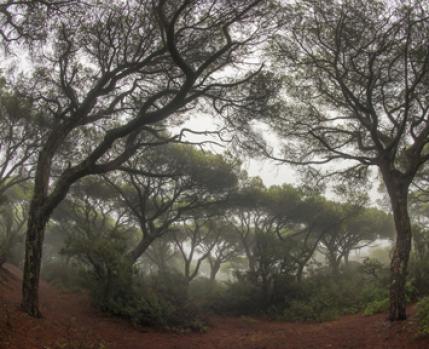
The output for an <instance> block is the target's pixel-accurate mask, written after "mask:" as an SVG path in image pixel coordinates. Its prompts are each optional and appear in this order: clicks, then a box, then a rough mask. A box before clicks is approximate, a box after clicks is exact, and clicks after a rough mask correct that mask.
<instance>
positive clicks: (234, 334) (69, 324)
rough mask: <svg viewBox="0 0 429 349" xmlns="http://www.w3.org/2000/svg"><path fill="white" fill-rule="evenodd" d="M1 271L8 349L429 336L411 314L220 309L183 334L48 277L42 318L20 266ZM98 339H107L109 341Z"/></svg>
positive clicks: (325, 343)
mask: <svg viewBox="0 0 429 349" xmlns="http://www.w3.org/2000/svg"><path fill="white" fill-rule="evenodd" d="M4 268H5V269H4V270H2V271H0V348H1V349H140V348H142V349H143V348H144V349H215V348H219V349H295V348H296V349H312V348H314V349H316V348H317V349H319V348H330V349H333V348H347V349H352V348H353V349H379V348H380V349H381V348H386V349H399V348H402V349H417V348H421V349H423V348H429V338H428V337H426V338H424V337H421V336H420V337H419V336H417V335H416V333H417V329H416V321H415V316H414V309H413V307H410V309H409V312H410V314H411V316H410V317H409V320H407V321H404V322H400V323H393V324H391V323H389V322H388V321H386V314H380V315H375V316H370V317H365V316H363V315H353V316H344V317H341V318H340V319H338V320H336V321H330V322H325V323H321V324H308V323H306V324H303V323H282V322H273V321H268V320H264V319H258V318H248V317H213V318H212V319H210V324H209V328H208V330H207V332H206V333H185V334H177V333H171V332H165V331H159V330H155V329H150V328H141V327H135V326H133V325H131V324H129V323H127V322H125V321H122V320H119V319H115V318H111V317H108V316H106V315H104V314H102V313H100V312H98V311H97V310H95V309H94V308H93V307H91V305H90V302H89V299H88V297H86V296H85V295H82V294H77V293H70V292H64V291H60V290H57V289H55V288H54V287H52V286H50V285H49V284H47V283H46V282H43V281H42V282H41V287H40V295H41V310H42V313H43V314H44V318H43V319H39V320H38V319H33V318H31V317H29V316H27V315H26V314H24V313H23V312H22V311H21V310H20V309H19V301H20V293H21V292H20V291H21V284H20V281H21V272H20V271H19V270H18V269H17V268H15V267H13V266H11V265H6V266H4ZM96 343H103V345H102V346H99V345H97V344H96Z"/></svg>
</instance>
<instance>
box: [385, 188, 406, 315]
mask: <svg viewBox="0 0 429 349" xmlns="http://www.w3.org/2000/svg"><path fill="white" fill-rule="evenodd" d="M388 191H389V195H390V200H391V204H392V210H393V218H394V220H395V228H396V244H395V248H394V250H393V255H392V261H391V264H390V271H391V282H390V308H389V320H390V321H397V320H405V319H406V318H407V315H406V298H405V283H406V278H407V267H408V260H409V256H410V251H411V223H410V218H409V216H408V203H407V197H408V186H407V185H401V186H395V187H393V188H391V189H390V190H389V189H388Z"/></svg>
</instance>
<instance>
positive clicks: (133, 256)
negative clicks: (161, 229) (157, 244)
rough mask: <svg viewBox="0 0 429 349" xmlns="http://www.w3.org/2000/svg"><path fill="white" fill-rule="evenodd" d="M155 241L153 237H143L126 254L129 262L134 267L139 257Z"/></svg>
mask: <svg viewBox="0 0 429 349" xmlns="http://www.w3.org/2000/svg"><path fill="white" fill-rule="evenodd" d="M154 240H155V238H153V237H149V236H147V235H146V237H143V238H142V239H141V240H140V242H139V243H138V245H137V246H136V247H135V248H134V249H133V250H131V251H130V252H129V253H128V258H129V259H130V261H131V264H132V265H134V264H135V263H136V262H137V260H138V259H139V258H140V257H141V255H142V254H143V253H144V252H145V251H146V250H147V249H148V248H149V246H150V245H151V244H152V242H153V241H154Z"/></svg>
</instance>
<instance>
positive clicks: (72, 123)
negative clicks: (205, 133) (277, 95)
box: [2, 0, 275, 316]
mask: <svg viewBox="0 0 429 349" xmlns="http://www.w3.org/2000/svg"><path fill="white" fill-rule="evenodd" d="M20 3H23V2H20ZM24 3H26V4H31V3H32V2H24ZM39 3H41V4H44V3H48V4H49V3H52V2H50V1H46V2H45V1H43V2H39ZM15 4H18V2H16V3H15ZM72 5H73V4H72ZM73 8H74V9H75V13H74V15H73V16H69V15H68V14H62V13H60V14H59V15H58V16H56V17H55V18H52V20H50V19H49V18H47V21H48V23H47V25H48V26H49V28H51V29H50V30H51V35H50V36H49V37H48V45H47V46H48V47H50V50H46V49H45V47H46V46H45V47H39V48H34V50H33V51H32V54H31V56H32V58H33V59H32V60H33V62H34V63H35V64H34V66H33V69H31V70H30V73H27V74H23V76H22V78H21V79H17V80H19V81H18V82H17V84H16V86H17V87H16V88H17V90H19V93H20V95H22V96H25V97H26V98H29V100H31V101H32V102H33V108H35V109H37V110H38V111H39V112H41V113H42V114H43V115H44V120H45V122H46V124H45V125H46V130H45V134H44V138H43V142H42V144H41V146H40V147H39V148H38V152H37V165H36V170H35V180H34V194H33V197H32V200H31V204H30V209H29V218H28V229H27V234H26V245H25V246H26V253H25V256H26V257H25V265H24V276H23V300H22V307H23V309H24V310H25V311H26V312H27V313H28V314H30V315H32V316H40V312H39V309H38V282H39V275H40V263H41V256H42V245H43V239H44V232H45V227H46V224H47V222H48V220H49V218H50V216H51V214H52V212H53V210H54V209H55V207H57V206H58V204H59V203H60V202H61V201H62V200H63V199H64V198H65V197H66V195H67V193H68V191H69V188H70V186H71V185H72V184H73V183H75V182H76V181H78V180H79V179H81V178H83V177H86V176H89V175H95V174H101V173H106V172H109V171H111V170H114V169H117V168H118V167H119V166H121V165H122V164H124V163H125V162H126V161H128V160H129V159H130V158H131V157H132V156H133V155H134V153H135V152H136V151H137V149H139V148H141V147H142V146H144V145H145V144H146V145H147V143H153V142H152V141H149V140H147V135H148V134H150V135H152V136H153V135H161V134H165V133H162V132H160V129H161V130H164V129H165V128H167V127H168V126H169V125H171V124H176V125H177V124H179V123H180V121H181V120H183V117H184V115H186V114H187V112H188V111H189V110H190V109H193V108H196V107H197V106H199V107H204V108H205V109H210V108H211V110H215V111H216V112H217V113H218V114H220V115H222V116H223V117H225V119H226V121H227V122H228V125H229V126H234V125H238V124H241V125H245V123H246V120H248V119H249V118H252V117H254V116H255V115H258V114H259V113H260V111H261V110H262V109H263V106H264V105H265V104H266V103H267V101H268V99H269V95H270V93H271V92H274V90H273V89H268V88H267V86H268V85H267V84H264V83H262V81H261V80H257V79H256V77H258V76H261V75H260V72H261V69H260V68H259V69H256V70H248V69H245V70H239V68H240V67H243V66H246V65H245V64H246V62H245V57H247V56H248V55H251V54H252V51H253V49H254V48H256V47H259V46H260V43H261V38H262V37H263V36H264V35H265V34H266V33H268V32H270V30H271V29H272V25H273V23H275V21H272V12H271V7H270V6H267V2H266V1H262V0H254V1H251V2H238V1H232V2H231V1H224V0H222V1H218V0H211V1H205V0H204V1H203V0H181V1H172V0H158V1H150V0H145V1H125V2H122V1H113V2H112V1H98V2H96V4H93V5H90V4H84V5H83V7H79V6H78V4H77V5H76V6H74V7H73ZM2 9H3V10H5V11H6V12H3V15H5V16H6V17H3V18H6V24H4V23H3V25H6V26H8V25H10V24H11V23H12V26H13V23H16V21H15V19H17V18H21V17H22V16H23V15H25V12H23V11H25V10H26V8H24V9H22V7H21V6H16V7H15V10H14V11H10V12H8V8H7V7H2ZM88 13H91V15H90V16H88ZM9 15H11V16H12V17H9ZM20 16H21V17H20ZM8 18H9V19H8ZM232 71H233V72H234V73H233V74H231V72H232ZM261 89H263V91H261ZM203 101H205V102H203ZM200 102H201V103H200ZM198 103H199V104H198ZM237 110H241V111H242V112H240V113H238V112H237ZM173 115H174V121H173V118H172V116H173ZM242 129H245V127H242ZM160 138H161V140H160V142H166V141H168V140H166V139H165V138H163V137H162V136H160Z"/></svg>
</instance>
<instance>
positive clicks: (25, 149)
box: [0, 77, 41, 205]
mask: <svg viewBox="0 0 429 349" xmlns="http://www.w3.org/2000/svg"><path fill="white" fill-rule="evenodd" d="M40 131H41V125H40V120H39V117H38V115H34V113H32V110H31V103H30V101H28V100H25V99H22V98H20V97H19V96H17V95H16V94H14V93H13V92H12V91H10V89H8V87H7V86H6V83H5V81H4V79H3V78H1V77H0V205H2V204H5V203H6V202H7V198H6V197H7V194H8V191H9V190H11V189H13V187H15V186H19V185H22V184H23V183H24V182H26V181H28V180H30V179H31V178H32V172H33V171H32V165H33V164H34V161H35V158H34V157H35V153H36V151H37V146H38V144H39V141H40Z"/></svg>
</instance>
